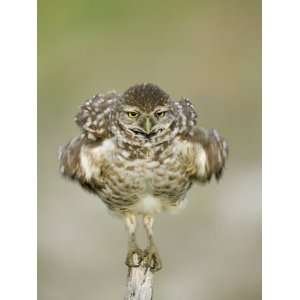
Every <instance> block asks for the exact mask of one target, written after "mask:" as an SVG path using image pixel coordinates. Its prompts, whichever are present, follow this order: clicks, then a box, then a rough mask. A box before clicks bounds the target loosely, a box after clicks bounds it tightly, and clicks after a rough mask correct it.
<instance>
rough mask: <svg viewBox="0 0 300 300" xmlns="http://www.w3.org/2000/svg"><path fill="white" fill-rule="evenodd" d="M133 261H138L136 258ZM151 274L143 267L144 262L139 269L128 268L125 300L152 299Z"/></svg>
mask: <svg viewBox="0 0 300 300" xmlns="http://www.w3.org/2000/svg"><path fill="white" fill-rule="evenodd" d="M135 260H136V261H138V258H137V256H135ZM152 280H153V273H152V271H151V270H150V268H149V267H145V263H144V261H142V262H141V264H140V266H139V267H132V268H128V276H127V291H126V296H125V300H151V299H153V285H152Z"/></svg>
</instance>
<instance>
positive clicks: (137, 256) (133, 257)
mask: <svg viewBox="0 0 300 300" xmlns="http://www.w3.org/2000/svg"><path fill="white" fill-rule="evenodd" d="M143 256H144V255H143V251H142V250H141V249H139V248H135V249H132V250H129V251H128V254H127V257H126V261H125V264H126V265H127V266H128V267H130V268H137V267H139V266H140V264H141V262H142V260H143Z"/></svg>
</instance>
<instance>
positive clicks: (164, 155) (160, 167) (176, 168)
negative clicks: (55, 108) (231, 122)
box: [60, 84, 228, 271]
mask: <svg viewBox="0 0 300 300" xmlns="http://www.w3.org/2000/svg"><path fill="white" fill-rule="evenodd" d="M196 120H197V114H196V112H195V110H194V107H193V105H192V103H191V102H190V101H189V100H188V99H182V100H180V101H174V100H172V99H171V97H170V96H169V95H168V94H167V93H166V92H164V91H163V90H162V89H160V88H159V87H158V86H155V85H153V84H141V85H135V86H133V87H130V88H129V89H128V90H127V91H125V92H124V93H123V94H118V93H116V92H110V93H107V94H105V95H100V94H99V95H96V96H95V97H93V98H92V99H90V100H87V101H86V102H85V103H84V104H83V105H82V106H81V108H80V111H79V113H78V114H77V116H76V123H77V125H78V126H79V127H80V129H81V135H79V136H77V137H75V138H74V139H72V140H71V141H70V142H69V143H68V144H67V145H66V146H64V147H63V148H62V149H61V152H60V171H61V173H62V174H63V175H64V176H66V177H68V178H70V179H72V180H75V181H76V182H78V183H79V184H80V185H81V186H82V187H83V188H85V189H87V190H88V191H90V192H92V193H94V194H96V195H98V196H99V198H100V199H101V200H102V201H104V203H105V204H106V206H107V207H108V208H109V209H110V210H112V211H113V212H115V213H116V214H117V215H119V216H121V217H123V218H124V220H125V223H126V226H127V228H128V231H129V249H128V254H127V258H126V264H127V265H128V266H136V260H135V259H134V257H133V255H134V254H136V255H137V257H138V258H139V262H140V261H141V260H143V261H144V262H145V261H146V264H148V266H149V267H150V268H151V269H152V270H153V271H157V270H159V269H160V268H161V260H160V258H159V254H158V251H157V250H156V247H155V244H154V242H153V232H152V225H153V218H154V216H155V215H157V214H158V213H159V212H161V211H173V210H178V209H180V208H182V207H184V204H185V202H186V196H187V192H188V190H189V189H190V188H191V186H192V184H193V183H194V182H202V183H204V182H208V181H209V180H210V179H211V177H212V176H214V177H215V178H216V179H219V178H220V177H221V175H222V171H223V168H224V165H225V160H226V158H227V155H228V147H227V144H226V142H225V140H224V139H223V138H222V137H220V135H219V134H218V133H217V131H216V130H214V129H212V130H206V129H202V128H197V127H196ZM139 215H141V216H142V217H143V221H144V226H145V230H146V233H147V237H148V240H149V246H148V247H147V248H146V250H144V251H143V250H141V249H140V248H139V247H138V246H137V243H136V238H135V231H136V224H137V217H138V216H139Z"/></svg>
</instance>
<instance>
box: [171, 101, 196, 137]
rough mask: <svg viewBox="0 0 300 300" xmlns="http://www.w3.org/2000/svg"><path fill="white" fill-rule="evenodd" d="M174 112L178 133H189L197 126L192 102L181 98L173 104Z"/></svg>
mask: <svg viewBox="0 0 300 300" xmlns="http://www.w3.org/2000/svg"><path fill="white" fill-rule="evenodd" d="M174 104H175V106H176V111H177V112H178V128H179V133H180V134H184V133H189V132H191V130H192V129H193V128H194V127H195V126H196V124H197V117H198V116H197V113H196V111H195V108H194V106H193V104H192V102H191V101H190V100H189V99H187V98H183V99H181V100H180V101H178V102H174Z"/></svg>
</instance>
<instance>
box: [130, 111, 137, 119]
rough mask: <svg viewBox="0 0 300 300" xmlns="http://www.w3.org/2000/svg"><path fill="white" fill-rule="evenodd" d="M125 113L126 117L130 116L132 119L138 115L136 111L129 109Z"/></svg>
mask: <svg viewBox="0 0 300 300" xmlns="http://www.w3.org/2000/svg"><path fill="white" fill-rule="evenodd" d="M127 114H128V117H129V118H132V119H134V118H137V117H138V115H139V113H138V112H136V111H129V112H127Z"/></svg>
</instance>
